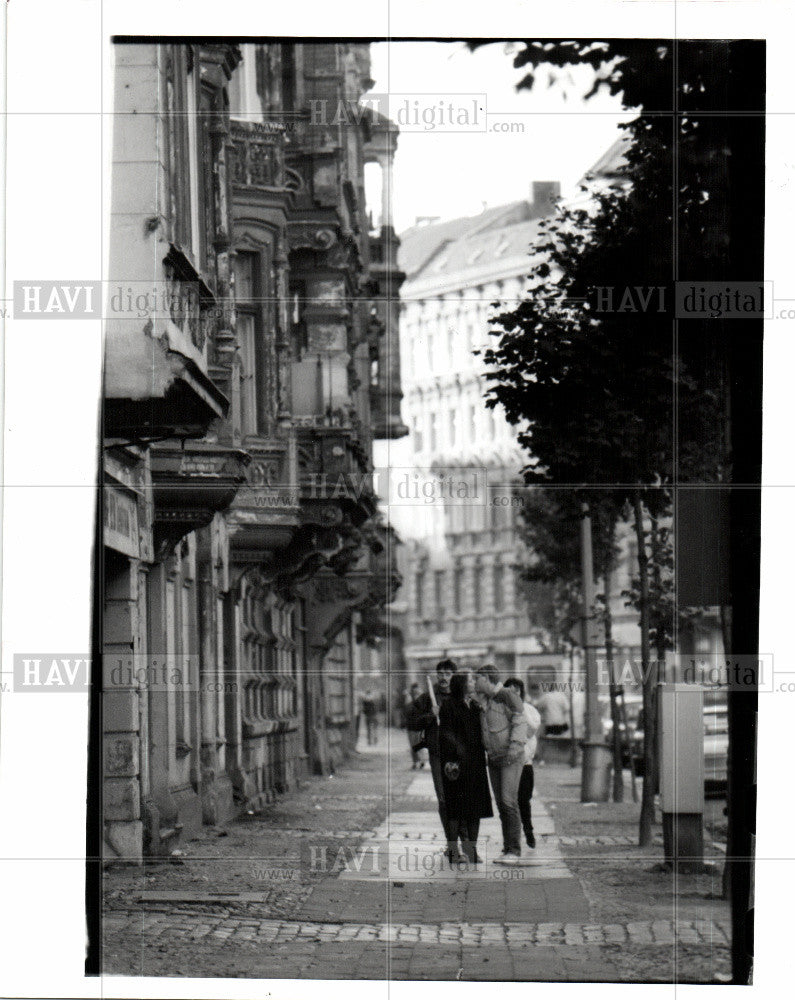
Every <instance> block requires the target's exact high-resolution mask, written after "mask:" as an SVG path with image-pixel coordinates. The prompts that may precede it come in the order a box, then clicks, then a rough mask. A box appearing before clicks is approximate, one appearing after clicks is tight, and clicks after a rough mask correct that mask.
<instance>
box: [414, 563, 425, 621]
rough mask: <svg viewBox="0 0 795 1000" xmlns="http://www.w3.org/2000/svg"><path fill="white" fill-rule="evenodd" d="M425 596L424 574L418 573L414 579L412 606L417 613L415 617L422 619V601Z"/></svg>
mask: <svg viewBox="0 0 795 1000" xmlns="http://www.w3.org/2000/svg"><path fill="white" fill-rule="evenodd" d="M424 595H425V574H424V573H423V572H422V571H420V572H419V573H417V574H416V576H415V577H414V606H415V610H416V612H417V616H418V617H419V618H422V614H423V609H424V606H425V601H424V599H423V598H424Z"/></svg>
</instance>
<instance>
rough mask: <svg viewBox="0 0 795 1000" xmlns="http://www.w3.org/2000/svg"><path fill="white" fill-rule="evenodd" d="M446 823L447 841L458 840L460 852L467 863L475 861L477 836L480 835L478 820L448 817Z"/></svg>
mask: <svg viewBox="0 0 795 1000" xmlns="http://www.w3.org/2000/svg"><path fill="white" fill-rule="evenodd" d="M447 823H448V834H449V835H448V840H450V841H454V840H456V839H457V840H460V841H461V850H462V851H463V852H464V856H465V857H466V858H467V859H468V860H469V861H475V860H477V850H476V848H477V844H478V834H479V833H480V818H477V819H471V818H459V819H456V818H454V817H450V819H448V821H447Z"/></svg>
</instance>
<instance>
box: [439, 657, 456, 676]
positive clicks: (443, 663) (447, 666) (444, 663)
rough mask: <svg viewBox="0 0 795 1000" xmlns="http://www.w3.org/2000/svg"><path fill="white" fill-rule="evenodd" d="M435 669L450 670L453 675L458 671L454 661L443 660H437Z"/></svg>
mask: <svg viewBox="0 0 795 1000" xmlns="http://www.w3.org/2000/svg"><path fill="white" fill-rule="evenodd" d="M436 669H437V670H452V671H453V673H455V672H456V671H457V670H458V667H457V666H456V662H455V660H448V659H444V660H439V662H438V663H437V664H436Z"/></svg>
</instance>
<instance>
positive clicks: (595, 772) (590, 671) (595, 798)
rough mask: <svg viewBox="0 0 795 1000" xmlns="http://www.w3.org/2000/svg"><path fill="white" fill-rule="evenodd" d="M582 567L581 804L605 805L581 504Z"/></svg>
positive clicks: (587, 533) (587, 522) (606, 767)
mask: <svg viewBox="0 0 795 1000" xmlns="http://www.w3.org/2000/svg"><path fill="white" fill-rule="evenodd" d="M580 558H581V566H582V648H583V655H584V657H585V738H584V740H583V745H582V786H581V793H580V799H581V801H582V802H607V801H608V800H609V798H610V748H609V747H608V746H607V744H606V743H605V742H604V734H603V732H602V717H601V714H600V712H599V673H598V666H597V662H596V635H595V622H594V605H595V603H596V588H595V586H594V579H593V543H592V540H591V512H590V509H589V507H588V504H587V503H584V504H583V505H582V519H581V520H580Z"/></svg>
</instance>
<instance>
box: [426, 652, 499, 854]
mask: <svg viewBox="0 0 795 1000" xmlns="http://www.w3.org/2000/svg"><path fill="white" fill-rule="evenodd" d="M480 715H481V708H480V705H479V704H478V702H477V700H476V699H475V680H474V677H473V676H472V674H471V673H470V672H469V671H468V670H467V671H463V672H461V673H457V674H455V675H454V676H453V677H452V679H451V680H450V697H449V698H445V700H444V702H443V703H442V706H441V709H440V712H439V756H440V758H441V762H442V781H443V783H444V798H445V802H446V804H447V817H448V837H449V839H448V843H447V859H448V861H449V862H450V865H451V866H452V865H454V864H457V863H460V862H463V861H467V862H469V863H470V864H478V863H479V862H480V860H481V859H480V857H479V856H478V852H477V843H478V834H479V832H480V821H481V819H486V818H488V817H489V816H493V815H494V811H493V809H492V807H491V795H490V794H489V779H488V777H487V775H486V751H485V749H484V748H483V733H482V728H481V721H480ZM459 841H460V843H461V850H462V851H463V856H462V855H461V854H460V853H459V851H458V842H459Z"/></svg>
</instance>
